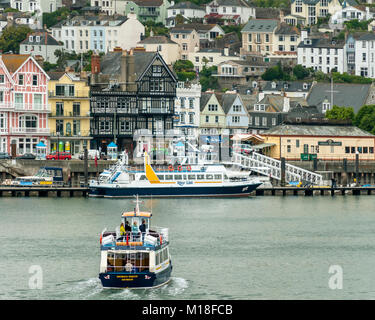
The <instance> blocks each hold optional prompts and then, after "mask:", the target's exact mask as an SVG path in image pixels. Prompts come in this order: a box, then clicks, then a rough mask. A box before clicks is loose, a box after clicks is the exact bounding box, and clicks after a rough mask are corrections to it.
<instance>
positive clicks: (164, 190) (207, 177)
mask: <svg viewBox="0 0 375 320" xmlns="http://www.w3.org/2000/svg"><path fill="white" fill-rule="evenodd" d="M180 163H182V164H178V165H169V166H167V167H166V166H155V167H154V166H151V161H150V157H149V155H148V154H147V153H145V154H144V168H143V169H139V168H132V167H130V166H128V165H127V160H125V158H124V155H123V156H122V157H121V159H120V161H119V162H118V163H117V164H116V165H115V166H113V167H112V168H110V169H109V170H106V171H104V172H103V173H102V174H101V175H100V176H99V179H98V180H97V181H95V180H92V181H91V182H90V196H94V197H132V196H133V195H134V194H138V195H139V196H142V197H178V196H182V197H197V196H207V197H209V196H213V197H221V196H248V195H249V194H250V193H251V192H252V191H254V190H255V189H256V188H257V187H258V186H260V185H261V182H260V181H259V180H258V179H256V178H254V177H251V176H250V172H249V173H248V176H244V175H242V176H234V175H233V174H232V172H228V171H227V169H226V168H225V166H224V165H223V164H220V163H206V162H201V161H186V162H183V161H181V162H180ZM190 163H191V164H190Z"/></svg>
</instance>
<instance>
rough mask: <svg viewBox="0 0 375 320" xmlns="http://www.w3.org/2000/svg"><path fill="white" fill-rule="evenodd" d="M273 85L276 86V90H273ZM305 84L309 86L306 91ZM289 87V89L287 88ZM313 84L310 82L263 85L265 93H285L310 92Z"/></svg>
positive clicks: (276, 82)
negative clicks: (281, 91)
mask: <svg viewBox="0 0 375 320" xmlns="http://www.w3.org/2000/svg"><path fill="white" fill-rule="evenodd" d="M272 83H275V84H276V87H275V88H272ZM304 84H307V88H306V89H304V87H303V86H304ZM285 85H287V87H286V86H285ZM311 85H312V83H311V82H310V83H308V82H300V81H267V82H266V83H265V85H263V87H262V90H263V91H280V90H283V91H285V92H309V90H310V88H311Z"/></svg>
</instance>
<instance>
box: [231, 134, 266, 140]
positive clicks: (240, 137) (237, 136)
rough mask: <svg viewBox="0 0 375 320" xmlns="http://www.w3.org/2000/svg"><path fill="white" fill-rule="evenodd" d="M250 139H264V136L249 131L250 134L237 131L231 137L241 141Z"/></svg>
mask: <svg viewBox="0 0 375 320" xmlns="http://www.w3.org/2000/svg"><path fill="white" fill-rule="evenodd" d="M251 139H255V140H259V141H263V140H264V138H262V137H261V136H260V135H258V134H254V133H250V134H248V133H237V134H235V135H234V136H233V137H232V140H241V141H248V140H251Z"/></svg>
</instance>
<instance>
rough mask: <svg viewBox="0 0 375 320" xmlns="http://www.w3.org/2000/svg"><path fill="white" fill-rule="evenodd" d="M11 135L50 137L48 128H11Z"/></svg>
mask: <svg viewBox="0 0 375 320" xmlns="http://www.w3.org/2000/svg"><path fill="white" fill-rule="evenodd" d="M9 133H10V134H34V135H36V134H43V135H50V131H49V129H48V128H28V127H19V128H10V130H9Z"/></svg>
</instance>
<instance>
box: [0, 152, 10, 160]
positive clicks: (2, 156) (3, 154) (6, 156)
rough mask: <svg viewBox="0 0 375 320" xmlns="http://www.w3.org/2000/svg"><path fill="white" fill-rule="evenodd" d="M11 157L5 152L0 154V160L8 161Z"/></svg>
mask: <svg viewBox="0 0 375 320" xmlns="http://www.w3.org/2000/svg"><path fill="white" fill-rule="evenodd" d="M10 158H11V156H10V155H9V154H8V153H7V152H0V159H10Z"/></svg>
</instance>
